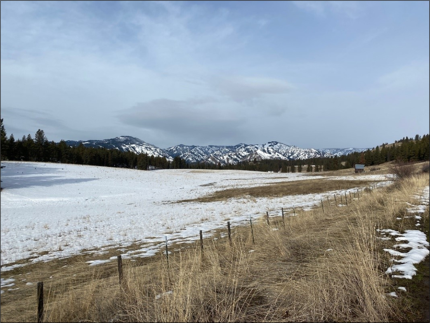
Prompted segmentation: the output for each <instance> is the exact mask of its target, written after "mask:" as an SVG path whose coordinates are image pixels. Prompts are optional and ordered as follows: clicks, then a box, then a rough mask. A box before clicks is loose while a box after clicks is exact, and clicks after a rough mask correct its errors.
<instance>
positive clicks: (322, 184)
mask: <svg viewBox="0 0 430 323" xmlns="http://www.w3.org/2000/svg"><path fill="white" fill-rule="evenodd" d="M375 182H378V181H369V180H365V179H363V180H330V179H324V178H323V179H313V180H306V181H288V182H278V183H273V184H267V185H264V186H256V187H245V188H231V189H226V190H222V191H217V192H214V193H213V194H210V195H208V196H203V197H199V198H196V199H189V200H181V201H178V202H176V203H184V202H200V203H204V202H214V201H222V200H226V199H230V198H242V197H245V196H246V197H253V198H257V197H282V196H286V195H302V194H315V193H323V192H327V191H334V190H347V189H350V188H354V187H367V186H370V185H371V184H374V183H375Z"/></svg>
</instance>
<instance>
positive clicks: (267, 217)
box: [266, 212, 270, 225]
mask: <svg viewBox="0 0 430 323" xmlns="http://www.w3.org/2000/svg"><path fill="white" fill-rule="evenodd" d="M266 220H267V225H270V222H269V212H266Z"/></svg>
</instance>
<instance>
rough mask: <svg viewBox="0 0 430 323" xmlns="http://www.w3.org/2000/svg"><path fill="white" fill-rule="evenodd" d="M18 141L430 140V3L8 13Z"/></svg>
mask: <svg viewBox="0 0 430 323" xmlns="http://www.w3.org/2000/svg"><path fill="white" fill-rule="evenodd" d="M1 117H2V118H4V124H5V127H6V131H7V134H8V136H9V135H10V134H11V133H13V135H14V137H15V139H20V138H21V137H22V136H23V135H27V134H31V135H32V136H34V133H35V132H36V131H37V129H43V130H44V131H45V134H46V136H47V137H48V139H49V140H54V141H60V140H61V139H65V140H67V139H71V140H87V139H107V138H113V137H116V136H121V135H130V136H135V137H138V138H140V139H142V140H144V141H146V142H149V143H152V144H154V145H156V146H159V147H161V148H167V147H169V146H173V145H177V144H194V145H208V144H213V145H234V144H238V143H242V142H244V143H265V142H268V141H272V140H276V141H279V142H283V143H287V144H293V145H296V146H299V147H302V148H311V147H312V148H332V147H336V148H346V147H358V148H369V147H374V146H376V145H379V144H382V143H385V142H393V141H394V140H396V139H401V138H402V137H404V136H414V135H415V134H420V135H423V134H427V133H429V2H410V1H404V2H401V1H400V2H398V1H396V2H374V1H372V2H353V1H351V2H338V1H336V2H315V1H310V2H306V1H299V2H295V1H292V2H291V1H286V2H280V1H274V2H268V1H264V2H226V1H220V2H146V1H145V2H134V1H132V2H126V1H124V2H110V1H109V2H77V1H70V2H27V1H25V2H18V1H10V2H9V1H6V2H4V1H2V2H1Z"/></svg>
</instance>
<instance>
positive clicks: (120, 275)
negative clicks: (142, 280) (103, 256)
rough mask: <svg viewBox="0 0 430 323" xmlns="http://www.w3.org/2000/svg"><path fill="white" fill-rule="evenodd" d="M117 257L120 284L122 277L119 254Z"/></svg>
mask: <svg viewBox="0 0 430 323" xmlns="http://www.w3.org/2000/svg"><path fill="white" fill-rule="evenodd" d="M117 258H118V276H119V284H120V285H121V283H122V278H123V273H122V258H121V255H119V256H118V257H117Z"/></svg>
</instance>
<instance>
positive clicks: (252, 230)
mask: <svg viewBox="0 0 430 323" xmlns="http://www.w3.org/2000/svg"><path fill="white" fill-rule="evenodd" d="M249 223H251V235H252V243H253V244H255V240H254V229H253V228H252V219H251V216H250V217H249Z"/></svg>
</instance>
